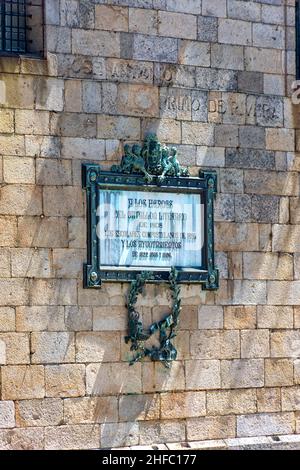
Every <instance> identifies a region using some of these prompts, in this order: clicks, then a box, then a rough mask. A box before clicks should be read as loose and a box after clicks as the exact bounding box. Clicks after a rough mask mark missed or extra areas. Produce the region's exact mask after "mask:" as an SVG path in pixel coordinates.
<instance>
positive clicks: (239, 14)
mask: <svg viewBox="0 0 300 470" xmlns="http://www.w3.org/2000/svg"><path fill="white" fill-rule="evenodd" d="M227 9H228V16H229V17H230V18H237V19H239V20H246V21H260V16H261V15H260V5H259V4H257V3H254V2H251V1H250V2H244V1H240V0H230V2H229V3H228V4H227Z"/></svg>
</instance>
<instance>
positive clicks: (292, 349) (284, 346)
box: [271, 330, 300, 358]
mask: <svg viewBox="0 0 300 470" xmlns="http://www.w3.org/2000/svg"><path fill="white" fill-rule="evenodd" d="M299 351H300V332H299V331H298V330H295V331H275V332H272V333H271V356H272V357H295V358H297V357H298V356H299Z"/></svg>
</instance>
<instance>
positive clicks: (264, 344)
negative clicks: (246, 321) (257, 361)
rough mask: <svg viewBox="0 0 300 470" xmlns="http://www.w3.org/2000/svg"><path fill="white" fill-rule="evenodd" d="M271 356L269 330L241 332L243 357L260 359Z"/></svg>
mask: <svg viewBox="0 0 300 470" xmlns="http://www.w3.org/2000/svg"><path fill="white" fill-rule="evenodd" d="M269 356H270V340H269V331H268V330H245V331H241V357H242V358H260V357H269Z"/></svg>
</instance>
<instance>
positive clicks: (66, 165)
mask: <svg viewBox="0 0 300 470" xmlns="http://www.w3.org/2000/svg"><path fill="white" fill-rule="evenodd" d="M36 181H37V184H41V185H57V186H61V185H70V184H72V169H71V162H70V161H69V160H48V159H43V158H40V159H38V160H36Z"/></svg>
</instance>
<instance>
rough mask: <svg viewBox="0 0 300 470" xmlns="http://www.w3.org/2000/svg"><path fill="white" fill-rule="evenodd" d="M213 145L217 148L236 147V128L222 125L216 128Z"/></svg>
mask: <svg viewBox="0 0 300 470" xmlns="http://www.w3.org/2000/svg"><path fill="white" fill-rule="evenodd" d="M215 136H216V137H215V143H216V145H217V146H219V147H237V146H238V140H239V129H238V127H237V126H233V125H229V124H224V125H219V126H216V130H215Z"/></svg>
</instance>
